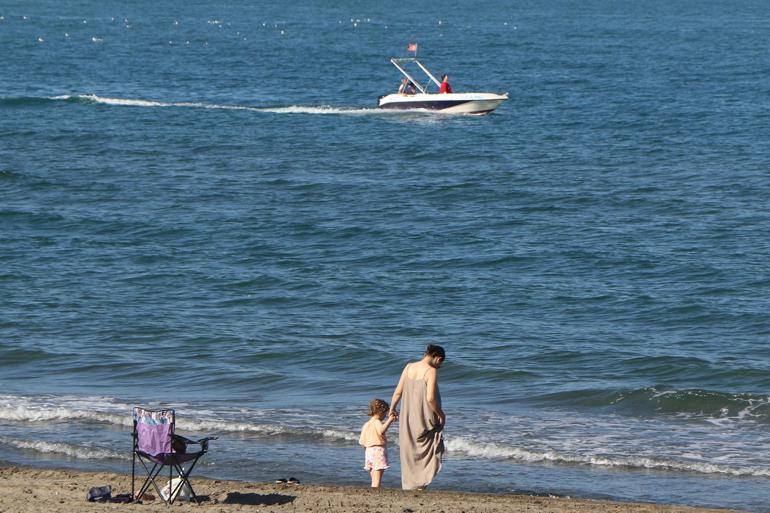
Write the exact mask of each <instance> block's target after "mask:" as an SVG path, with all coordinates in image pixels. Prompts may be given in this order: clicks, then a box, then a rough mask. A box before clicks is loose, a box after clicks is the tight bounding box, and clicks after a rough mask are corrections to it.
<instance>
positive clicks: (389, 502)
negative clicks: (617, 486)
mask: <svg viewBox="0 0 770 513" xmlns="http://www.w3.org/2000/svg"><path fill="white" fill-rule="evenodd" d="M192 483H193V487H194V488H195V491H196V493H197V494H198V496H199V497H200V498H201V499H202V500H203V502H202V504H200V505H196V504H188V503H179V504H174V505H173V506H172V507H171V508H170V509H169V507H167V506H166V505H165V504H163V502H162V501H160V500H158V499H156V500H154V501H144V502H143V504H109V503H107V504H103V503H90V502H86V493H87V492H88V489H89V488H91V487H92V486H101V485H106V484H109V485H111V486H112V489H113V495H116V494H119V493H129V492H130V491H131V476H130V475H125V474H110V473H105V472H94V473H90V472H76V471H72V470H50V469H43V470H41V469H30V468H23V467H5V468H0V513H16V512H20V513H31V512H62V513H64V512H66V513H72V512H78V513H80V512H91V511H102V512H104V511H120V510H122V511H135V512H143V511H147V512H150V511H158V512H161V511H165V512H168V511H180V512H181V511H190V512H197V513H209V512H211V513H213V512H217V513H219V512H222V513H229V512H236V511H264V512H285V513H295V512H311V513H332V512H334V513H359V512H360V513H442V512H443V513H463V512H464V513H491V512H522V513H523V512H527V513H587V512H595V513H599V512H601V513H662V512H668V513H674V512H677V513H693V512H696V511H699V512H715V513H716V512H720V513H727V512H728V511H730V510H724V509H719V510H715V509H703V508H691V507H686V506H668V505H652V504H631V503H620V502H607V501H593V500H576V499H565V498H547V497H533V496H526V495H509V494H506V495H492V494H481V493H467V492H448V491H443V490H437V491H424V492H406V491H402V490H393V489H380V490H371V489H369V488H363V487H361V488H356V487H345V486H319V485H304V484H300V485H277V484H272V483H267V484H265V483H246V482H240V481H221V480H211V479H193V480H192Z"/></svg>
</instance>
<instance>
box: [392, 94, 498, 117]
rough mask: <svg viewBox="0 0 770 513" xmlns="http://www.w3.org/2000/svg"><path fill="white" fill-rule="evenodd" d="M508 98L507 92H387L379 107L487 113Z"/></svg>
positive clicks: (455, 112)
mask: <svg viewBox="0 0 770 513" xmlns="http://www.w3.org/2000/svg"><path fill="white" fill-rule="evenodd" d="M507 99H508V93H504V94H495V93H449V94H422V93H418V94H410V95H404V94H397V93H395V94H388V95H385V96H381V97H380V100H379V104H378V106H379V108H381V109H394V110H407V109H423V110H432V111H437V112H441V113H442V114H444V113H446V114H476V115H484V114H489V113H490V112H492V111H493V110H495V109H496V108H497V107H499V106H500V104H501V103H503V102H504V101H505V100H507Z"/></svg>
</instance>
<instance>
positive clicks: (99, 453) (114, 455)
mask: <svg viewBox="0 0 770 513" xmlns="http://www.w3.org/2000/svg"><path fill="white" fill-rule="evenodd" d="M0 444H3V445H7V446H10V447H14V448H16V449H22V450H27V451H35V452H39V453H43V454H60V455H64V456H69V457H70V458H77V459H82V460H94V459H96V460H104V459H115V460H127V459H130V457H128V456H126V455H125V454H121V453H118V452H115V451H111V450H109V449H102V448H99V447H84V446H79V445H74V444H68V443H63V442H43V441H39V440H17V439H13V438H5V437H0Z"/></svg>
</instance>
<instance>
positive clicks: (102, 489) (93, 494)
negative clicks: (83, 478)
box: [86, 485, 112, 502]
mask: <svg viewBox="0 0 770 513" xmlns="http://www.w3.org/2000/svg"><path fill="white" fill-rule="evenodd" d="M110 497H112V486H110V485H105V486H94V487H93V488H91V489H90V490H88V495H86V500H87V501H88V502H105V501H108V500H109V499H110Z"/></svg>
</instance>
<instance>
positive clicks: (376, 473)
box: [358, 399, 396, 488]
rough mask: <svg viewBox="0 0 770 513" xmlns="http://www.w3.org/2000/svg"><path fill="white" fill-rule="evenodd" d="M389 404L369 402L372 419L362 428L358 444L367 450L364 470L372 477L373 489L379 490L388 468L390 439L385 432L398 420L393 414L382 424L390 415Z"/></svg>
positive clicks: (377, 401) (369, 413)
mask: <svg viewBox="0 0 770 513" xmlns="http://www.w3.org/2000/svg"><path fill="white" fill-rule="evenodd" d="M388 409H389V406H388V403H386V402H385V401H383V400H382V399H372V400H371V401H369V412H368V413H367V415H369V416H370V417H371V419H369V422H367V423H366V424H364V425H363V426H362V427H361V436H360V437H359V439H358V443H359V444H361V445H362V446H363V447H365V448H366V451H365V452H364V470H366V471H368V472H369V474H370V475H371V476H372V488H379V487H380V481H381V480H382V474H383V473H384V472H385V469H386V468H388V448H387V444H388V439H387V438H386V437H385V432H386V431H387V430H388V428H389V427H390V425H391V424H393V421H395V420H396V414H395V413H391V415H390V416H389V417H388V420H386V421H385V422H382V419H384V418H385V414H386V413H388Z"/></svg>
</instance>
